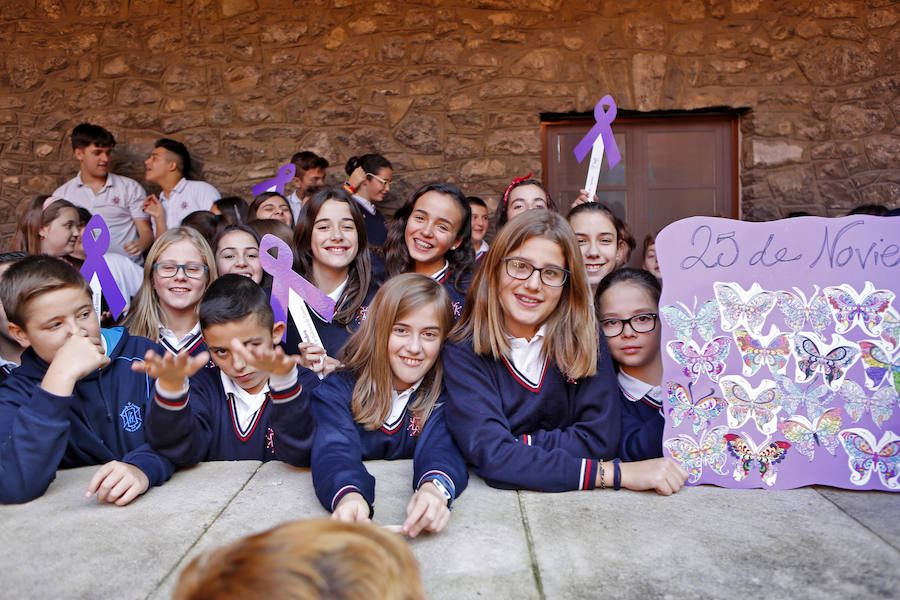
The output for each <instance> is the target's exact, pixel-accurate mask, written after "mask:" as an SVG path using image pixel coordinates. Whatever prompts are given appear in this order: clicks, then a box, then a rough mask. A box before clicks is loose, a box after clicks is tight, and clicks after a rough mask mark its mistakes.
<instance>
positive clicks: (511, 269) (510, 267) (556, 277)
mask: <svg viewBox="0 0 900 600" xmlns="http://www.w3.org/2000/svg"><path fill="white" fill-rule="evenodd" d="M501 260H502V261H503V262H505V263H506V274H507V275H509V276H510V277H512V278H513V279H528V278H529V277H531V274H532V273H534V272H535V271H537V272H538V273H540V275H539V277H540V278H541V282H542V283H543V284H544V285H549V286H550V287H562V286H563V285H565V283H566V281H568V279H569V271H568V270H566V269H563V268H562V267H536V266H534V265H533V264H531V263H530V262H528V261H527V260H522V259H521V258H515V257H512V258H503V259H501Z"/></svg>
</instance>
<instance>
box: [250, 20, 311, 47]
mask: <svg viewBox="0 0 900 600" xmlns="http://www.w3.org/2000/svg"><path fill="white" fill-rule="evenodd" d="M307 30H308V27H307V25H306V23H305V22H304V21H302V20H299V19H298V20H293V19H292V20H289V21H281V22H277V23H270V24H269V25H267V26H266V27H265V29H263V30H262V33H260V36H259V39H260V41H261V42H262V43H263V44H296V43H297V42H299V41H300V40H302V39H303V36H304V35H305V34H306V32H307Z"/></svg>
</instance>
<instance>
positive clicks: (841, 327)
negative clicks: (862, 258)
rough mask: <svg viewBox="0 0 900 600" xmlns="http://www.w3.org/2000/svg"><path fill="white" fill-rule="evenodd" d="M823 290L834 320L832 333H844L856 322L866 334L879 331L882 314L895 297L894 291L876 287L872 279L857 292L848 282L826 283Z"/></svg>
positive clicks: (876, 334) (879, 333)
mask: <svg viewBox="0 0 900 600" xmlns="http://www.w3.org/2000/svg"><path fill="white" fill-rule="evenodd" d="M822 291H823V292H824V294H825V297H826V298H828V303H829V304H830V305H831V312H832V315H833V316H834V321H835V323H837V325H836V326H835V328H834V331H835V333H846V332H848V331H850V330H851V329H853V326H854V325H856V324H858V325H859V327H860V329H862V330H864V331H865V332H866V333H868V334H869V335H874V336H880V335H881V330H882V327H883V326H882V324H883V322H884V315H885V312H887V310H888V309H889V308H890V306H891V302H892V301H893V300H894V292H892V291H890V290H876V289H875V286H874V285H872V282H871V281H867V282H866V287H865V288H864V289H863V291H862V293H861V294H858V295H857V293H856V291H855V290H854V289H853V287H851V286H850V285H849V284H843V285H839V286H829V287H826V288H825V289H824V290H822Z"/></svg>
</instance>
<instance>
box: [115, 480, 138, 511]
mask: <svg viewBox="0 0 900 600" xmlns="http://www.w3.org/2000/svg"><path fill="white" fill-rule="evenodd" d="M140 495H141V486H140V485H139V484H138V482H134V483H133V484H132V485H130V486H129V487H128V489H127V490H125V493H124V494H122V496H121V497H120V498H119V499H118V500H116V506H125V505H127V504H131V501H132V500H134V499H135V498H137V497H138V496H140Z"/></svg>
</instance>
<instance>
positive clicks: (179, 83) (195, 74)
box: [162, 64, 206, 94]
mask: <svg viewBox="0 0 900 600" xmlns="http://www.w3.org/2000/svg"><path fill="white" fill-rule="evenodd" d="M162 81H163V85H164V86H165V88H166V91H168V92H169V93H170V94H175V93H180V92H190V93H192V94H198V93H203V92H204V88H205V87H206V71H205V69H203V68H192V67H186V66H183V65H180V64H173V65H171V66H170V67H169V68H168V69H166V72H165V74H164V75H163V79H162Z"/></svg>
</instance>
